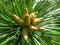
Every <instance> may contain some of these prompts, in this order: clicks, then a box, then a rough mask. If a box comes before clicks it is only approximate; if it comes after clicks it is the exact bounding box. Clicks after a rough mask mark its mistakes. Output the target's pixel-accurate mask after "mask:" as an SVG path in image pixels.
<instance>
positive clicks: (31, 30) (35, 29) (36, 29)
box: [28, 25, 38, 32]
mask: <svg viewBox="0 0 60 45" xmlns="http://www.w3.org/2000/svg"><path fill="white" fill-rule="evenodd" d="M28 28H29V32H35V31H38V28H37V27H35V26H32V25H31V26H29V27H28Z"/></svg>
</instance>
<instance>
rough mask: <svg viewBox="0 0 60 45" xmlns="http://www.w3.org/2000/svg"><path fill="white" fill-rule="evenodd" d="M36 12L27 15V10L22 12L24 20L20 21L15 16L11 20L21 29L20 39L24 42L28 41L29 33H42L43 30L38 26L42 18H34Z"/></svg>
mask: <svg viewBox="0 0 60 45" xmlns="http://www.w3.org/2000/svg"><path fill="white" fill-rule="evenodd" d="M37 15H38V12H34V13H32V14H28V9H27V8H25V10H24V19H21V18H20V17H18V16H17V15H15V14H13V15H12V16H13V19H14V20H15V21H16V22H17V24H18V25H19V26H20V27H22V37H23V39H24V40H26V41H27V40H28V34H29V32H36V31H40V32H41V31H43V29H44V28H42V27H39V26H38V25H39V24H40V23H41V22H42V20H43V18H36V16H37Z"/></svg>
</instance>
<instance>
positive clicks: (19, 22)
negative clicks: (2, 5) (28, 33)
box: [12, 14, 23, 26]
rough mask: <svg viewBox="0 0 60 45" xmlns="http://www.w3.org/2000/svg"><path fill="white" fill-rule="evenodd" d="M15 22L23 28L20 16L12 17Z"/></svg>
mask: <svg viewBox="0 0 60 45" xmlns="http://www.w3.org/2000/svg"><path fill="white" fill-rule="evenodd" d="M12 16H13V18H14V20H15V21H16V22H17V23H18V24H19V25H20V26H22V25H23V20H22V19H20V18H19V17H18V16H16V15H15V14H13V15H12Z"/></svg>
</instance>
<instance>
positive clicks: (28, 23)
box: [24, 14, 30, 26]
mask: <svg viewBox="0 0 60 45" xmlns="http://www.w3.org/2000/svg"><path fill="white" fill-rule="evenodd" d="M24 25H25V26H28V25H30V16H29V15H28V14H26V15H25V17H24Z"/></svg>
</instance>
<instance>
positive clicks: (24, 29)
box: [22, 28, 28, 41]
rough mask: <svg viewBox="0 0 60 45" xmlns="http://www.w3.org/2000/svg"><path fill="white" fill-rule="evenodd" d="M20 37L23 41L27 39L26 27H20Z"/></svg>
mask: <svg viewBox="0 0 60 45" xmlns="http://www.w3.org/2000/svg"><path fill="white" fill-rule="evenodd" d="M22 37H23V39H24V40H25V41H27V40H28V31H27V29H26V28H23V29H22Z"/></svg>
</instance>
